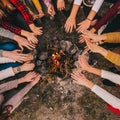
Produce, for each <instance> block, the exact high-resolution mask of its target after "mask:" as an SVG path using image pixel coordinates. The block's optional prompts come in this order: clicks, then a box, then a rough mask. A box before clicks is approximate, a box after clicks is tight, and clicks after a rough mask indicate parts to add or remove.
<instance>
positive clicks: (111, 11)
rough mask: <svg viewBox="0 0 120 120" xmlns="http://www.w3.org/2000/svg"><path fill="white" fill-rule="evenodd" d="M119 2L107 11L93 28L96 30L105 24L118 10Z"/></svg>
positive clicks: (119, 0)
mask: <svg viewBox="0 0 120 120" xmlns="http://www.w3.org/2000/svg"><path fill="white" fill-rule="evenodd" d="M119 7H120V0H118V1H117V2H116V3H115V4H114V5H113V6H112V7H111V8H110V9H109V11H108V12H107V13H106V14H105V15H104V16H103V17H102V18H101V19H100V20H99V21H98V22H97V23H96V25H95V26H94V28H95V29H96V30H98V29H99V28H100V27H101V26H102V25H104V24H106V23H107V21H109V20H110V19H111V18H112V17H113V16H114V15H115V14H116V13H117V12H118V10H119Z"/></svg>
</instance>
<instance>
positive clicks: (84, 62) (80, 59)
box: [78, 55, 91, 71]
mask: <svg viewBox="0 0 120 120" xmlns="http://www.w3.org/2000/svg"><path fill="white" fill-rule="evenodd" d="M78 63H79V66H80V68H79V69H80V70H85V71H88V70H89V69H90V68H91V66H90V65H89V64H88V61H87V59H86V56H85V55H81V56H79V57H78Z"/></svg>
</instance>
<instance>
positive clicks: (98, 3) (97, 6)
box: [92, 0, 104, 13]
mask: <svg viewBox="0 0 120 120" xmlns="http://www.w3.org/2000/svg"><path fill="white" fill-rule="evenodd" d="M103 2H104V0H96V1H95V3H94V5H93V7H92V10H93V11H95V12H96V13H97V12H98V11H99V9H100V7H101V6H102V4H103Z"/></svg>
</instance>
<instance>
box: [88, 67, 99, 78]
mask: <svg viewBox="0 0 120 120" xmlns="http://www.w3.org/2000/svg"><path fill="white" fill-rule="evenodd" d="M86 71H87V72H90V73H93V74H96V75H98V76H101V70H100V69H98V68H94V67H92V66H90V67H89V68H88V69H86Z"/></svg>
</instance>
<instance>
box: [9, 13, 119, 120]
mask: <svg viewBox="0 0 120 120" xmlns="http://www.w3.org/2000/svg"><path fill="white" fill-rule="evenodd" d="M104 12H105V11H102V12H101V13H100V14H103V13H104ZM79 19H81V20H82V19H84V15H83V13H82V12H80V13H79V14H78V17H77V21H80V20H79ZM65 20H66V17H65V16H64V15H63V14H62V13H59V15H58V19H57V20H50V19H49V18H45V19H43V20H42V25H43V29H44V35H43V36H41V40H45V41H47V40H52V39H53V38H56V39H59V40H62V39H64V40H70V41H72V42H74V43H76V44H77V45H78V46H79V47H82V45H80V44H79V43H78V34H77V33H76V32H75V31H73V32H72V33H71V34H67V33H65V31H64V27H63V26H64V22H65ZM90 58H91V59H92V60H93V61H97V64H96V65H95V67H98V68H101V69H105V70H108V69H109V68H110V67H111V66H113V65H112V64H111V63H110V62H108V61H107V60H105V59H104V58H103V57H102V56H101V55H98V54H90ZM85 74H86V76H87V77H88V78H89V79H90V80H92V81H93V82H94V83H96V84H98V85H100V86H101V87H103V88H105V89H106V90H108V91H110V92H111V93H113V94H114V95H116V96H117V97H119V93H120V89H119V88H117V87H114V88H111V87H107V86H104V85H103V84H102V82H101V81H102V79H101V78H100V77H98V76H96V75H93V74H90V73H85ZM10 120H120V117H119V116H117V115H115V114H114V113H112V112H111V111H109V110H108V109H107V107H106V103H105V102H104V101H103V100H101V99H100V98H99V97H98V96H96V95H95V94H94V93H92V92H91V91H90V90H89V89H87V88H85V87H82V86H79V85H76V84H73V83H72V79H71V78H67V79H65V80H62V79H60V78H57V79H56V80H55V82H54V83H52V84H47V85H45V86H40V84H37V85H36V86H35V87H34V88H32V90H31V91H30V92H29V94H27V96H26V97H25V100H24V101H23V103H22V104H21V106H20V107H18V108H17V109H16V110H15V111H14V112H13V114H12V115H11V117H10Z"/></svg>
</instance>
